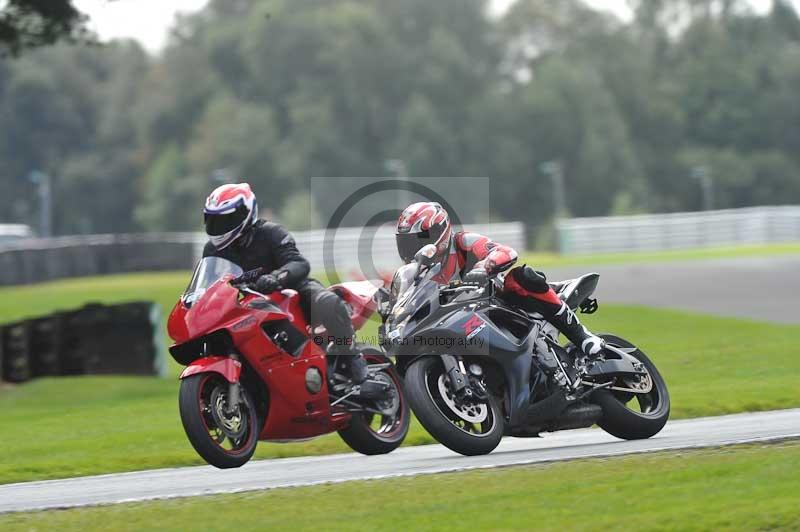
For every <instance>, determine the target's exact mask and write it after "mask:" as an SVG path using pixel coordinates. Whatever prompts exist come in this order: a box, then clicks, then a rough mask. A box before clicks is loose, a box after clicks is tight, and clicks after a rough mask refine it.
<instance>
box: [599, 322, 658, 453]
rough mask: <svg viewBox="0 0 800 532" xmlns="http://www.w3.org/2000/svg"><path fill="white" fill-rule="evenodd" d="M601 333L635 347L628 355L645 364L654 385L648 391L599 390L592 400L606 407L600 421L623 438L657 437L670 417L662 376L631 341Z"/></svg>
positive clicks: (620, 345) (617, 344)
mask: <svg viewBox="0 0 800 532" xmlns="http://www.w3.org/2000/svg"><path fill="white" fill-rule="evenodd" d="M601 336H602V337H603V339H604V340H605V341H606V342H607V343H609V344H611V345H613V346H614V347H617V348H620V349H626V350H630V349H632V351H630V353H629V354H630V355H631V356H632V357H634V358H635V359H636V360H638V361H639V362H641V363H642V365H644V367H645V369H646V370H647V372H648V373H649V375H650V378H651V379H652V388H651V390H650V392H648V393H647V394H632V393H628V392H619V391H613V390H598V391H596V392H595V393H594V394H593V396H592V398H593V399H592V400H593V401H594V402H595V403H597V404H598V405H600V407H601V408H602V409H603V418H602V419H601V420H600V421H599V422H598V423H597V424H598V425H599V426H600V427H601V428H602V429H603V430H605V431H606V432H608V433H609V434H611V435H612V436H616V437H617V438H621V439H623V440H643V439H646V438H650V437H652V436H655V435H656V434H658V433H659V432H660V431H661V429H662V428H664V425H666V423H667V420H668V419H669V411H670V402H669V392H668V391H667V385H666V383H665V382H664V379H663V377H661V374H660V373H659V372H658V369H657V368H656V365H655V364H653V362H652V361H651V360H650V359H649V358H648V357H647V355H645V354H644V353H643V352H642V351H641V350H640V349H638V348H637V347H636V346H635V345H633V344H632V343H630V342H628V341H627V340H625V339H623V338H620V337H618V336H613V335H610V334H603V335H601ZM636 403H638V405H637V404H636Z"/></svg>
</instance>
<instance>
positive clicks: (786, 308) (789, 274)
mask: <svg viewBox="0 0 800 532" xmlns="http://www.w3.org/2000/svg"><path fill="white" fill-rule="evenodd" d="M532 266H533V267H536V265H535V264H533V265H532ZM588 272H597V273H599V274H600V284H599V285H598V287H597V292H596V295H597V298H598V300H599V301H600V305H601V311H602V304H603V302H604V301H605V302H609V303H627V304H635V305H645V306H649V307H660V308H673V309H680V310H689V311H693V312H702V313H707V314H717V315H721V316H734V317H740V318H751V319H756V320H763V321H772V322H776V323H792V324H796V323H800V312H798V310H800V301H799V300H798V299H799V298H800V256H798V255H788V256H775V257H752V258H749V257H748V258H737V259H719V260H716V259H714V260H702V261H697V260H695V261H675V262H662V263H657V264H652V263H641V264H636V263H632V264H629V265H620V264H615V265H606V266H598V267H592V266H582V267H581V266H575V267H569V268H553V269H550V270H548V271H547V272H546V273H547V277H548V279H550V280H562V279H570V278H573V277H577V276H578V275H581V274H584V273H588Z"/></svg>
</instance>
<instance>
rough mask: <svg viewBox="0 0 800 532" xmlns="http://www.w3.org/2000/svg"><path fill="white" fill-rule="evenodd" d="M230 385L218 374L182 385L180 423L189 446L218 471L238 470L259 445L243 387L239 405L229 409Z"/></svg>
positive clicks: (196, 377)
mask: <svg viewBox="0 0 800 532" xmlns="http://www.w3.org/2000/svg"><path fill="white" fill-rule="evenodd" d="M229 391H230V384H229V383H228V381H227V380H225V379H224V378H223V377H222V376H221V375H219V374H217V373H199V374H196V375H192V376H190V377H187V378H185V379H183V380H182V381H181V389H180V394H179V405H180V412H181V421H182V422H183V428H184V430H185V431H186V436H187V437H188V438H189V442H190V443H191V444H192V447H194V450H195V451H197V454H199V455H200V456H201V457H203V459H204V460H205V461H206V462H208V463H209V464H211V465H213V466H215V467H218V468H220V469H229V468H233V467H241V466H242V465H244V464H245V463H247V461H248V460H250V458H251V457H252V456H253V453H254V452H255V450H256V444H257V443H258V422H257V419H258V417H257V414H256V409H255V408H254V407H253V402H252V400H251V399H250V397H249V394H248V393H247V390H246V389H245V388H244V387H242V388H240V390H239V403H238V404H236V405H229V403H228V396H229Z"/></svg>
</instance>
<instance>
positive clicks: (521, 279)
mask: <svg viewBox="0 0 800 532" xmlns="http://www.w3.org/2000/svg"><path fill="white" fill-rule="evenodd" d="M396 238H397V250H398V252H399V253H400V257H401V258H402V259H403V261H405V262H406V263H409V262H411V261H412V260H414V255H415V254H416V253H417V251H419V250H420V249H421V248H422V247H423V246H425V245H427V244H433V245H435V246H436V256H435V258H434V262H439V263H441V264H442V270H441V273H439V274H438V276H437V277H436V278H435V279H436V280H437V281H438V282H440V283H441V284H447V283H448V282H450V281H452V280H455V279H460V280H462V281H464V282H468V283H476V284H482V283H485V282H488V280H489V279H490V278H492V277H494V276H496V275H498V274H500V273H503V272H508V273H507V274H506V275H505V279H504V280H503V289H502V292H501V293H500V294H499V295H500V297H501V298H502V299H504V300H505V301H507V302H508V303H510V304H512V305H514V306H517V307H519V308H522V309H524V310H526V311H528V312H537V313H539V314H541V315H542V316H543V317H544V318H545V319H546V320H547V321H548V322H550V323H552V324H553V325H554V326H555V327H556V328H557V329H558V330H559V331H561V333H563V334H564V336H566V337H567V338H568V339H569V340H570V341H571V342H572V343H573V344H575V345H576V346H578V347H579V348H580V349H581V351H582V352H583V353H584V354H585V355H587V356H595V355H597V354H598V353H600V352H601V351H602V349H603V347H604V342H603V339H602V338H600V337H598V336H596V335H594V334H592V333H591V332H589V331H588V330H587V329H586V327H584V326H583V325H582V324H581V322H580V321H579V320H578V317H577V316H576V315H575V313H574V312H573V311H572V309H570V308H569V307H568V306H567V305H566V304H565V303H564V302H563V301H561V299H560V298H559V297H558V295H557V294H556V293H555V291H554V290H553V289H552V287H551V286H550V285H549V284H548V283H547V279H546V278H545V275H544V274H543V273H542V272H539V271H536V270H534V269H533V268H531V267H529V266H527V265H523V266H517V267H513V266H514V264H515V263H516V261H517V252H516V251H515V250H514V249H512V248H510V247H508V246H504V245H502V244H498V243H496V242H492V240H491V239H489V238H488V237H486V236H483V235H479V234H477V233H470V232H464V231H462V232H457V233H453V228H452V225H451V223H450V217H449V216H448V214H447V211H445V210H444V208H442V206H441V205H439V204H438V203H435V202H420V203H414V204H412V205H409V206H408V207H406V209H405V210H403V212H402V213H401V215H400V218H399V219H398V221H397V230H396Z"/></svg>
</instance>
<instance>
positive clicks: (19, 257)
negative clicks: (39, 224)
mask: <svg viewBox="0 0 800 532" xmlns="http://www.w3.org/2000/svg"><path fill="white" fill-rule="evenodd" d="M465 229H466V230H470V231H476V232H479V233H483V234H487V235H491V236H492V238H493V239H495V240H497V241H499V242H503V243H505V244H508V245H510V246H512V247H515V248H516V249H518V250H523V249H524V248H525V227H524V226H523V224H522V223H519V222H512V223H500V224H481V225H467V226H465ZM331 235H332V237H330V238H331V245H330V247H329V248H326V246H325V241H326V239H327V238H329V235H328V234H327V232H326V231H325V230H315V231H298V232H295V233H294V236H295V238H296V240H297V246H298V248H299V249H300V251H301V252H302V253H303V254H304V255H305V256H306V258H307V259H308V260H309V262H311V267H312V269H313V270H314V271H321V270H322V269H323V268H324V267H326V266H327V267H329V268H330V267H333V268H336V270H337V271H339V273H341V274H347V273H350V272H351V271H352V270H356V269H365V268H366V267H368V266H369V265H374V267H375V268H378V269H386V270H392V269H394V268H395V267H397V266H398V265H399V264H400V260H399V257H398V256H397V249H396V247H395V241H394V231H393V230H392V229H391V228H390V227H388V226H381V227H364V228H340V229H337V230H336V231H331ZM206 241H207V237H206V235H205V234H203V233H152V234H139V235H89V236H69V237H58V238H44V239H26V240H20V241H15V242H13V243H10V244H5V245H2V246H0V286H2V285H16V284H28V283H38V282H44V281H51V280H55V279H62V278H67V277H84V276H90V275H109V274H116V273H128V272H142V271H163V270H186V269H189V268H191V267H192V266H193V265H194V263H195V262H196V261H197V260H198V259H199V257H200V256H201V254H202V251H203V246H204V245H205V243H206ZM326 249H327V250H329V251H330V253H329V256H326V254H325V251H326Z"/></svg>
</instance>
